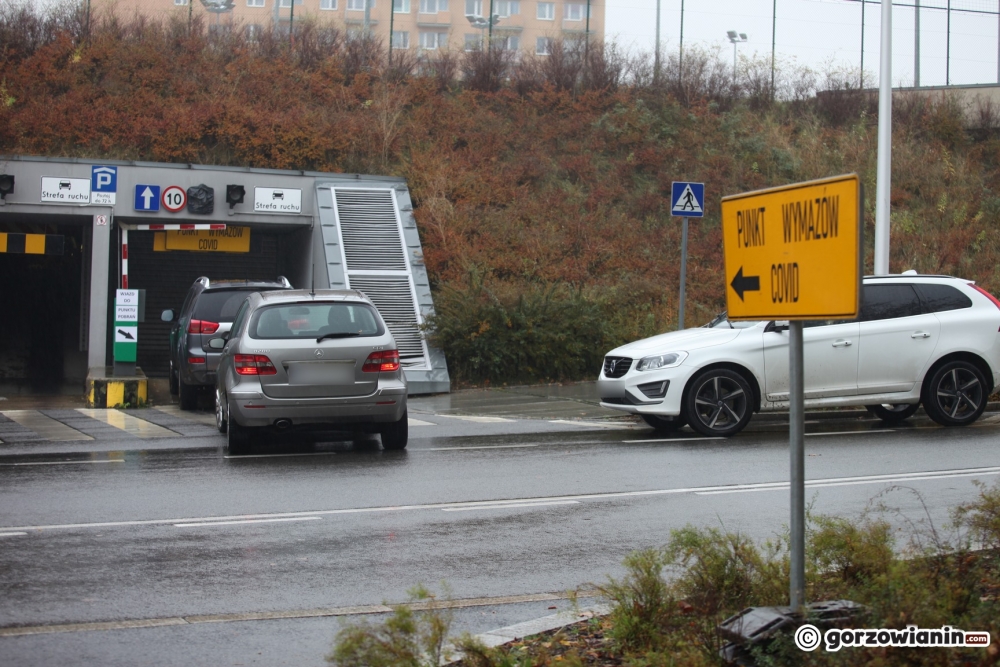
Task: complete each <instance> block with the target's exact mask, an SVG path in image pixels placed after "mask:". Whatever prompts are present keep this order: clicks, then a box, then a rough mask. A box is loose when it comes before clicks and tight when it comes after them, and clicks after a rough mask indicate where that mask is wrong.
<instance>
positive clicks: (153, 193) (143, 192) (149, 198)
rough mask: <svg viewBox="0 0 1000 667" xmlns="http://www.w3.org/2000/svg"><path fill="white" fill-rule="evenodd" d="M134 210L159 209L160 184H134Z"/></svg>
mask: <svg viewBox="0 0 1000 667" xmlns="http://www.w3.org/2000/svg"><path fill="white" fill-rule="evenodd" d="M135 210H137V211H159V210H160V186H159V185H137V186H135Z"/></svg>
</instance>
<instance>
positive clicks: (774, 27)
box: [771, 0, 778, 100]
mask: <svg viewBox="0 0 1000 667" xmlns="http://www.w3.org/2000/svg"><path fill="white" fill-rule="evenodd" d="M777 34H778V0H774V4H773V6H772V7H771V99H772V100H773V99H774V49H775V44H776V41H775V40H776V39H777Z"/></svg>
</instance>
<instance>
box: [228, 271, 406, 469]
mask: <svg viewBox="0 0 1000 667" xmlns="http://www.w3.org/2000/svg"><path fill="white" fill-rule="evenodd" d="M209 347H211V348H213V349H222V358H221V360H220V362H219V371H218V376H217V379H216V388H215V420H216V424H217V426H218V427H219V431H221V432H223V433H227V434H228V446H229V453H230V454H245V453H246V452H247V451H248V450H249V448H250V446H251V445H252V443H253V442H254V441H255V440H257V439H259V438H261V437H263V436H266V435H268V434H271V435H273V434H276V433H281V432H290V431H322V430H327V431H329V430H338V431H354V432H364V433H379V434H380V436H381V438H382V447H383V448H385V449H403V448H405V447H406V440H407V417H406V378H405V377H404V376H403V371H402V368H401V367H400V364H399V351H398V349H397V348H396V342H395V340H394V339H393V337H392V334H391V333H390V332H389V330H388V328H387V327H386V325H385V322H384V321H383V320H382V317H381V316H380V315H379V312H378V310H376V308H375V306H374V305H373V304H372V302H371V301H370V300H369V299H368V298H367V297H366V296H365V295H364V294H362V293H361V292H357V291H353V290H315V291H309V290H281V291H273V292H257V293H253V294H251V295H250V296H249V297H248V298H247V299H246V301H244V302H243V305H242V306H241V307H240V309H239V312H237V314H236V317H235V319H234V320H233V326H232V329H231V330H230V331H229V332H227V333H226V334H223V336H222V337H220V338H213V339H212V340H211V341H209Z"/></svg>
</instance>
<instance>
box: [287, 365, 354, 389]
mask: <svg viewBox="0 0 1000 667" xmlns="http://www.w3.org/2000/svg"><path fill="white" fill-rule="evenodd" d="M288 383H289V384H312V385H316V384H322V385H337V384H353V383H354V362H353V361H303V362H299V363H292V364H288Z"/></svg>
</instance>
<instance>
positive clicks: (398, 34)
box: [392, 30, 410, 49]
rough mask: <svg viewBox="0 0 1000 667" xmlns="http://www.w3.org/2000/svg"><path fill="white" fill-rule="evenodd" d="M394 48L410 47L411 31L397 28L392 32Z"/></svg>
mask: <svg viewBox="0 0 1000 667" xmlns="http://www.w3.org/2000/svg"><path fill="white" fill-rule="evenodd" d="M392 48H394V49H408V48H410V33H408V32H406V31H405V30H403V31H399V30H396V31H394V32H393V33H392Z"/></svg>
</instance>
